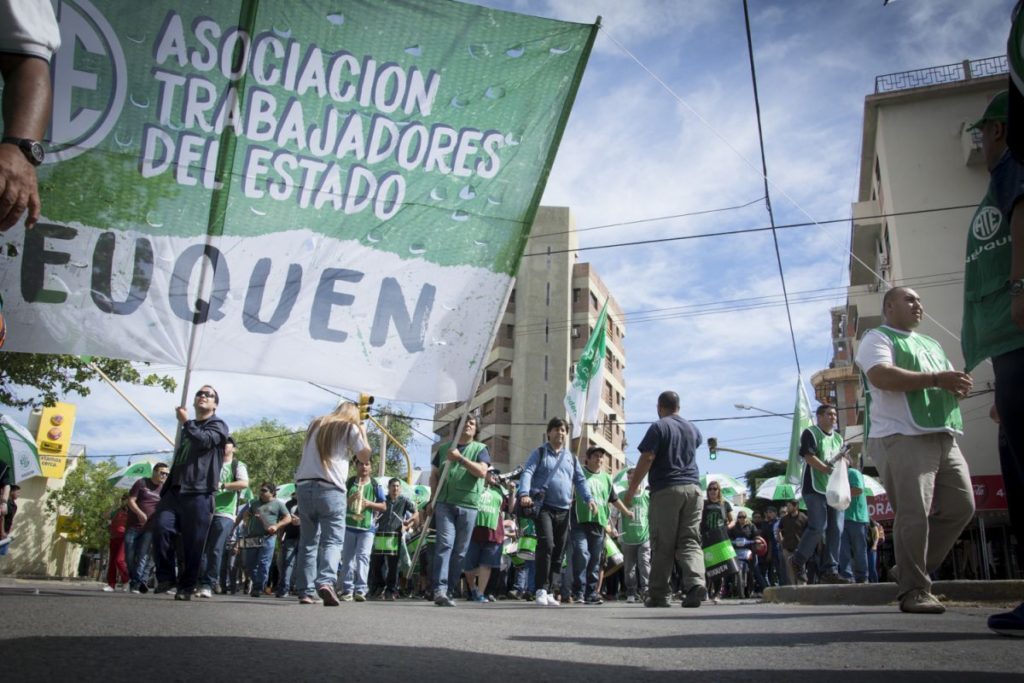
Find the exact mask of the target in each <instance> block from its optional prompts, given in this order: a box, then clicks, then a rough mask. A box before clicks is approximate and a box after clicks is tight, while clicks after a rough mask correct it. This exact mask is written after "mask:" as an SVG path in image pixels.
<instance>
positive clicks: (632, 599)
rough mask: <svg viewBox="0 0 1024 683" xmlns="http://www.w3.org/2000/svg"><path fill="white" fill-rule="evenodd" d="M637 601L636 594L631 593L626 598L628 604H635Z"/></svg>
mask: <svg viewBox="0 0 1024 683" xmlns="http://www.w3.org/2000/svg"><path fill="white" fill-rule="evenodd" d="M636 602H637V599H636V596H635V595H630V596H629V597H628V598H626V604H627V605H635V604H636Z"/></svg>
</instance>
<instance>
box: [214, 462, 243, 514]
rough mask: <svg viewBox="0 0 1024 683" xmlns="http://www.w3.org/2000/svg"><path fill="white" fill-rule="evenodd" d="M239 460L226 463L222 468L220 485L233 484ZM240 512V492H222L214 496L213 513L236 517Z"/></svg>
mask: <svg viewBox="0 0 1024 683" xmlns="http://www.w3.org/2000/svg"><path fill="white" fill-rule="evenodd" d="M237 463H238V461H237V460H232V461H231V462H226V463H224V464H223V465H221V466H220V483H222V484H233V483H235V479H234V476H233V473H234V472H235V471H237V469H238V467H239V465H238V464H237ZM237 511H238V491H220V492H219V493H216V494H214V496H213V513H214V514H219V515H228V516H230V517H234V516H235V513H236V512H237Z"/></svg>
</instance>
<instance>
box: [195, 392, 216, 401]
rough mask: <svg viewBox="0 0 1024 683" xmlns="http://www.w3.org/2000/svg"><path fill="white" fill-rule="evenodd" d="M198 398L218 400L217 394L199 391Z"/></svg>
mask: <svg viewBox="0 0 1024 683" xmlns="http://www.w3.org/2000/svg"><path fill="white" fill-rule="evenodd" d="M196 398H212V399H216V398H217V394H215V393H213V392H212V391H197V392H196Z"/></svg>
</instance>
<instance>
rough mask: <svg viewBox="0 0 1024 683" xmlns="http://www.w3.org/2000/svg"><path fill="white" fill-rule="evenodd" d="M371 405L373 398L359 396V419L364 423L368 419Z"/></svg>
mask: <svg viewBox="0 0 1024 683" xmlns="http://www.w3.org/2000/svg"><path fill="white" fill-rule="evenodd" d="M372 405H373V396H370V395H369V394H359V419H360V421H363V422H365V421H366V420H367V419H369V417H370V406H372Z"/></svg>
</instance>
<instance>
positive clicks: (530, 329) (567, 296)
mask: <svg viewBox="0 0 1024 683" xmlns="http://www.w3.org/2000/svg"><path fill="white" fill-rule="evenodd" d="M575 229H576V226H575V220H574V219H573V216H572V214H571V212H570V211H569V209H568V208H565V207H545V206H542V207H540V209H539V210H538V211H537V216H536V218H535V220H534V224H533V229H532V230H531V232H530V238H529V240H528V241H527V243H526V251H525V254H526V256H524V258H523V260H522V262H521V263H520V266H519V272H518V273H517V274H516V282H515V287H514V288H513V290H512V294H511V296H510V298H509V302H508V305H507V306H506V309H505V312H504V314H503V316H502V319H501V321H500V323H499V326H498V330H497V335H496V337H495V340H494V345H493V346H492V348H491V352H490V355H489V356H488V358H487V362H486V365H485V370H484V377H483V381H482V383H481V386H480V388H479V389H478V391H477V393H476V396H475V397H474V398H473V400H472V401H471V402H470V406H469V407H470V409H471V410H472V411H474V412H476V413H477V414H478V415H479V417H480V433H479V438H480V440H481V441H483V443H484V444H486V445H487V448H488V451H489V452H490V454H491V460H492V462H493V463H494V465H495V467H498V468H499V469H501V470H502V471H507V470H508V469H511V468H514V467H515V466H516V465H519V464H522V463H523V462H525V461H526V459H527V458H528V457H529V456H530V453H531V452H533V450H535V449H536V448H537V447H538V446H540V445H541V444H543V443H544V440H545V438H546V437H545V432H544V430H545V425H546V424H547V421H548V420H549V419H550V418H552V417H565V416H566V414H565V408H564V407H563V405H562V401H563V399H564V398H565V393H566V391H567V389H568V385H569V381H570V379H571V377H572V371H573V366H574V364H575V362H576V361H577V360H578V359H579V357H580V354H581V353H582V351H583V347H584V346H585V345H586V343H587V340H588V339H589V337H590V334H591V332H592V331H593V329H594V325H595V324H596V323H597V318H598V314H599V313H600V310H601V306H602V305H603V304H604V302H605V300H606V299H607V300H608V329H607V334H606V338H607V346H608V350H607V354H606V356H605V361H604V362H605V371H604V383H603V386H602V389H601V408H600V416H599V418H598V422H597V423H596V424H593V425H590V424H588V425H586V426H585V427H584V431H583V436H582V438H583V439H584V440H585V443H592V444H598V445H601V446H603V447H604V448H605V449H606V450H607V451H608V452H609V453H612V466H611V469H612V471H613V472H614V471H618V470H619V469H621V468H622V467H623V466H624V463H625V460H624V455H623V451H624V449H625V447H626V432H625V412H624V411H625V395H626V386H625V380H624V375H623V373H624V371H625V367H626V356H625V350H624V338H625V332H626V330H625V325H624V322H623V315H622V311H621V309H620V308H619V306H618V303H616V301H615V299H614V297H612V296H611V293H610V292H609V291H608V288H607V287H606V286H605V284H604V283H603V282H602V281H601V279H600V277H599V276H598V275H597V273H596V271H595V270H594V269H593V267H592V266H591V265H590V264H587V263H577V252H576V249H577V248H578V239H577V235H576V232H575ZM462 409H463V404H462V403H458V402H456V403H446V404H441V405H438V406H436V407H435V412H434V432H435V433H436V434H437V435H438V438H439V439H440V441H446V440H448V439H450V438H451V432H452V429H454V425H455V423H457V422H458V419H459V417H460V416H461V413H462Z"/></svg>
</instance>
